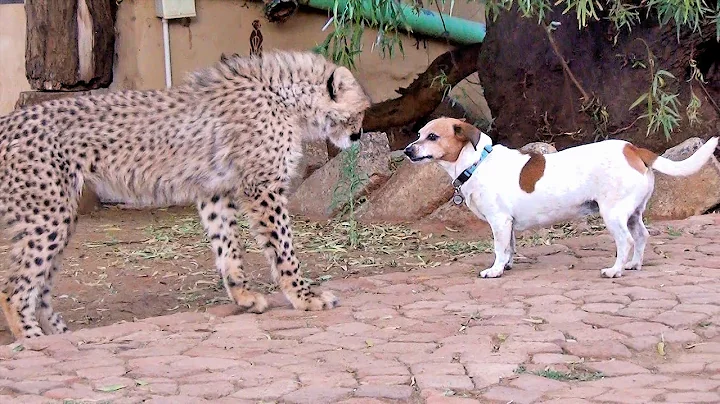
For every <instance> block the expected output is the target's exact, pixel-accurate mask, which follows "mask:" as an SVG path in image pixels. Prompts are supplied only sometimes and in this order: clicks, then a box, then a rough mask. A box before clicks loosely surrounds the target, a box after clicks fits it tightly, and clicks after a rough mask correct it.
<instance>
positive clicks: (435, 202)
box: [358, 162, 453, 222]
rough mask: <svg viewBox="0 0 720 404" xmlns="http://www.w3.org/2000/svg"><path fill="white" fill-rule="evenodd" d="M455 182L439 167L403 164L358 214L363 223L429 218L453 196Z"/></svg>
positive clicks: (430, 164) (434, 165)
mask: <svg viewBox="0 0 720 404" xmlns="http://www.w3.org/2000/svg"><path fill="white" fill-rule="evenodd" d="M451 181H452V178H450V176H449V175H448V174H447V172H445V170H443V169H442V168H441V167H440V166H439V165H438V164H435V163H426V164H411V163H408V162H405V163H403V164H401V165H400V166H399V167H398V168H397V170H396V171H395V174H394V175H393V176H392V178H390V180H389V181H388V182H386V183H385V185H383V186H382V187H381V188H380V189H378V190H377V191H375V192H373V194H372V195H370V197H369V198H368V200H367V202H365V204H364V205H363V206H362V207H361V208H360V209H359V210H358V219H359V220H361V221H364V222H376V221H383V222H405V221H415V220H418V219H420V218H422V217H424V216H426V215H429V214H430V213H432V212H433V211H435V209H437V208H438V206H440V205H442V204H443V203H445V202H447V201H448V200H449V199H450V197H451V196H452V194H453V187H452V184H451Z"/></svg>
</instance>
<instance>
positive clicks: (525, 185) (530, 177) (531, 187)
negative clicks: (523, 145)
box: [520, 152, 545, 194]
mask: <svg viewBox="0 0 720 404" xmlns="http://www.w3.org/2000/svg"><path fill="white" fill-rule="evenodd" d="M528 154H529V155H530V159H529V160H528V161H527V162H526V163H525V165H524V166H523V168H522V170H520V189H522V190H523V191H525V192H527V193H528V194H529V193H531V192H533V191H535V184H537V182H538V181H540V178H542V176H543V174H545V156H543V155H542V154H540V153H535V152H530V153H528Z"/></svg>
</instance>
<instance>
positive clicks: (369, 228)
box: [0, 207, 600, 344]
mask: <svg viewBox="0 0 720 404" xmlns="http://www.w3.org/2000/svg"><path fill="white" fill-rule="evenodd" d="M241 224H242V230H243V234H242V238H243V239H244V240H245V241H246V243H245V244H246V248H247V254H246V274H247V275H248V277H249V278H250V279H251V284H252V287H253V288H257V289H258V290H261V291H264V292H274V291H276V288H275V285H274V284H272V282H271V279H270V273H269V268H268V266H267V264H266V261H265V258H264V256H263V255H262V253H261V251H260V250H259V249H257V246H256V244H255V241H254V240H253V239H252V238H250V236H249V233H248V230H247V224H246V222H241ZM349 226H350V224H349V223H348V222H342V221H327V222H323V223H319V222H310V221H307V220H304V219H302V218H298V217H295V218H294V219H293V228H294V233H295V237H296V240H295V246H296V248H295V249H296V251H297V253H298V255H299V257H300V260H301V268H302V269H303V272H304V276H305V277H306V278H308V279H311V280H312V281H313V282H315V283H318V284H321V283H322V282H324V281H327V280H330V279H338V278H348V277H355V276H363V275H370V274H382V273H389V272H396V271H412V270H414V269H419V268H428V267H434V266H440V265H442V264H443V263H446V262H449V261H452V260H457V259H460V258H463V257H466V256H470V255H477V254H486V255H487V256H488V264H490V262H491V260H492V256H491V255H490V254H489V253H490V252H491V238H490V235H489V232H488V231H484V232H483V231H480V232H464V231H458V230H455V229H451V228H448V227H445V226H443V225H436V226H427V225H426V226H424V227H422V228H420V227H418V226H412V227H411V226H408V225H401V224H393V225H390V224H386V225H376V224H374V225H363V224H358V227H357V237H356V238H355V239H356V240H357V244H356V245H355V246H352V245H350V237H349V232H348V231H349ZM598 229H600V227H598V226H589V227H588V226H585V227H584V228H583V229H579V228H575V227H573V225H568V224H565V225H558V226H555V228H553V229H550V230H544V231H542V232H532V233H528V234H524V235H522V237H521V238H519V241H518V244H519V245H536V244H538V243H549V240H550V239H552V238H558V237H561V238H564V237H568V236H572V235H573V234H581V233H582V234H587V233H588V231H590V232H592V231H596V230H598ZM8 247H9V246H8V245H7V244H6V243H5V244H3V245H2V246H0V260H1V261H2V267H1V268H2V269H0V281H2V282H3V283H4V281H5V279H7V276H8V273H7V258H8V255H9V252H8V251H9V249H8ZM63 263H64V266H63V271H62V273H61V274H60V275H59V276H58V277H57V278H56V279H57V280H56V284H55V285H54V287H53V296H54V300H53V302H54V306H55V308H56V309H57V310H58V311H60V312H61V313H62V314H63V316H64V318H65V320H66V322H67V323H68V326H69V327H70V329H71V330H77V329H82V328H89V327H97V326H102V325H108V324H112V323H116V322H119V321H122V320H126V321H132V320H134V319H142V318H147V317H153V316H160V315H165V314H172V313H177V312H185V311H204V310H206V309H207V308H208V307H210V306H214V305H219V304H224V303H228V302H229V299H228V298H227V295H226V294H225V291H224V289H223V287H222V282H221V280H220V277H219V276H218V274H217V272H216V271H215V268H214V257H213V255H212V252H211V251H210V249H209V248H208V244H207V239H206V238H205V236H204V234H203V231H202V227H201V225H200V223H199V221H198V218H197V213H196V211H195V210H194V209H193V208H169V209H153V210H123V209H118V208H117V207H109V208H104V209H101V210H99V211H96V212H94V213H92V214H90V215H84V216H81V217H80V221H79V223H78V229H77V232H76V233H75V235H74V236H73V238H72V240H71V243H70V245H69V246H68V249H67V250H66V254H65V260H64V262H63ZM11 341H12V337H11V335H10V332H9V330H8V328H7V324H6V322H5V319H4V317H3V318H2V320H0V344H6V343H9V342H11Z"/></svg>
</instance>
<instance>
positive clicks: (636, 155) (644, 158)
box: [623, 143, 658, 174]
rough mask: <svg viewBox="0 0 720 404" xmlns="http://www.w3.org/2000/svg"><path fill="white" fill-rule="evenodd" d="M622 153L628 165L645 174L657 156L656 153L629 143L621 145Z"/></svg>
mask: <svg viewBox="0 0 720 404" xmlns="http://www.w3.org/2000/svg"><path fill="white" fill-rule="evenodd" d="M623 155H624V156H625V160H627V162H628V164H630V167H632V168H633V169H634V170H635V171H637V172H639V173H640V174H645V173H646V172H647V170H648V168H649V167H652V165H653V163H654V162H655V160H656V159H657V158H658V155H657V154H655V153H653V152H651V151H650V150H648V149H643V148H641V147H637V146H635V145H633V144H631V143H627V144H626V145H625V146H624V147H623Z"/></svg>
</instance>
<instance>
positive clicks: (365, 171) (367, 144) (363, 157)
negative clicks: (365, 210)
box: [288, 132, 391, 219]
mask: <svg viewBox="0 0 720 404" xmlns="http://www.w3.org/2000/svg"><path fill="white" fill-rule="evenodd" d="M346 154H347V151H343V152H341V153H340V154H338V155H337V156H335V157H333V158H332V160H330V161H329V162H328V163H327V164H325V165H323V166H322V167H320V168H319V169H317V170H315V171H314V172H313V173H312V174H311V175H310V176H309V177H308V178H307V179H306V180H305V181H303V182H302V184H300V186H299V187H298V188H297V190H296V191H295V192H294V193H293V194H292V195H291V196H290V201H289V206H288V208H289V210H290V212H291V213H293V214H297V215H302V216H305V217H306V218H309V219H327V218H331V217H333V216H335V215H336V214H337V213H338V212H340V211H341V210H342V208H343V207H344V206H345V204H346V202H347V201H344V202H341V203H338V204H337V205H336V206H332V202H333V194H334V193H335V187H336V185H337V184H338V180H339V179H340V174H341V170H342V169H343V159H344V158H345V156H346ZM357 172H358V174H359V175H360V176H362V177H364V178H363V181H362V183H361V184H360V185H359V186H358V187H357V189H356V191H355V193H354V195H353V196H354V198H356V199H357V198H360V197H362V196H365V195H367V194H369V193H370V192H372V191H373V190H375V189H377V188H378V187H379V186H381V185H382V184H384V183H385V182H386V181H387V180H388V178H390V175H391V172H390V146H389V145H388V137H387V135H386V134H385V133H382V132H372V133H366V134H364V135H363V137H362V138H361V140H360V153H359V154H358V157H357Z"/></svg>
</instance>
